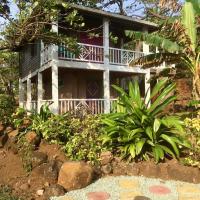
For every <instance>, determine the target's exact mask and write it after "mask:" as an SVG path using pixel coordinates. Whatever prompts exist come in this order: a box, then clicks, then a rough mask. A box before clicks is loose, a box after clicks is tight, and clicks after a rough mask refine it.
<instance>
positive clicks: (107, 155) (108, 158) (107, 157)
mask: <svg viewBox="0 0 200 200" xmlns="http://www.w3.org/2000/svg"><path fill="white" fill-rule="evenodd" d="M112 159H113V155H112V153H111V152H110V151H106V152H102V153H101V155H100V162H101V165H107V164H108V163H110V162H112Z"/></svg>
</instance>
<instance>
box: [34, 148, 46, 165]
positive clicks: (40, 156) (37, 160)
mask: <svg viewBox="0 0 200 200" xmlns="http://www.w3.org/2000/svg"><path fill="white" fill-rule="evenodd" d="M47 159H48V156H47V154H45V153H43V152H38V151H34V152H33V153H32V159H31V163H32V167H33V168H34V167H37V166H39V165H41V164H43V163H46V162H47Z"/></svg>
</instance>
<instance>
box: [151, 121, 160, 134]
mask: <svg viewBox="0 0 200 200" xmlns="http://www.w3.org/2000/svg"><path fill="white" fill-rule="evenodd" d="M160 124H161V123H160V120H159V119H157V118H156V119H155V120H154V124H153V131H154V132H155V133H157V131H158V130H159V128H160Z"/></svg>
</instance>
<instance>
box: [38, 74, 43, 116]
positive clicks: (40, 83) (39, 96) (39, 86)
mask: <svg viewBox="0 0 200 200" xmlns="http://www.w3.org/2000/svg"><path fill="white" fill-rule="evenodd" d="M37 95H38V98H37V99H38V101H37V111H38V113H39V112H40V107H41V106H42V100H43V81H42V72H38V84H37Z"/></svg>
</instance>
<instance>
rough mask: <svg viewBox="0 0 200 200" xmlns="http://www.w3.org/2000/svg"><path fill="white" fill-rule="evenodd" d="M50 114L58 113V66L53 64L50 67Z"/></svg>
mask: <svg viewBox="0 0 200 200" xmlns="http://www.w3.org/2000/svg"><path fill="white" fill-rule="evenodd" d="M51 69H52V100H53V104H52V106H51V108H52V112H53V113H55V114H58V113H59V97H58V66H57V65H56V64H53V65H52V67H51Z"/></svg>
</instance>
